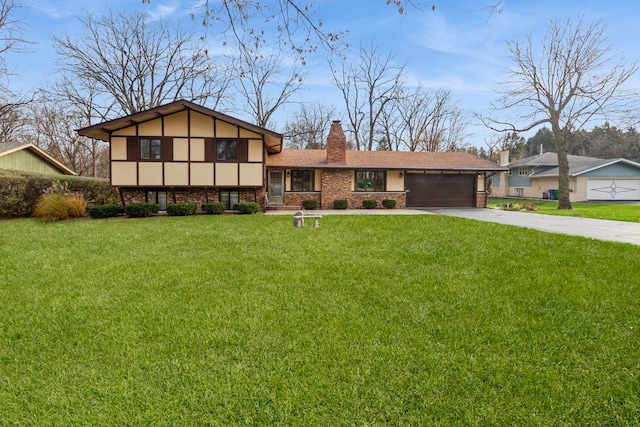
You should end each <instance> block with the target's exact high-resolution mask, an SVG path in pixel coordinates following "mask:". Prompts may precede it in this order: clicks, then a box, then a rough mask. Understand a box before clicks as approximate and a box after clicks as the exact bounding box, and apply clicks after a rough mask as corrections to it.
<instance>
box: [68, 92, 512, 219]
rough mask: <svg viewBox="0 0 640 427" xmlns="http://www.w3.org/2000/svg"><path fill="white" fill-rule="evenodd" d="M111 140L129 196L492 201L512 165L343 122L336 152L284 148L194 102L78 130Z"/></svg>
mask: <svg viewBox="0 0 640 427" xmlns="http://www.w3.org/2000/svg"><path fill="white" fill-rule="evenodd" d="M78 133H79V134H80V135H84V136H87V137H91V138H96V139H100V140H103V141H106V142H108V143H109V146H110V158H111V184H112V185H113V186H116V187H118V189H119V192H120V196H121V199H122V203H123V204H128V203H132V202H144V201H147V202H155V203H158V204H159V205H160V207H161V209H164V208H165V207H166V205H167V204H170V203H175V202H183V201H191V202H196V203H198V204H201V203H204V202H212V201H220V202H222V203H224V204H225V205H226V207H227V208H228V209H231V208H232V207H233V205H234V204H235V203H238V202H257V203H259V204H260V205H261V206H262V207H263V208H266V207H267V205H269V206H291V207H298V208H299V207H300V205H301V202H302V201H303V200H311V199H312V200H316V201H317V202H318V208H319V209H332V208H333V202H334V200H337V199H345V200H347V202H348V204H349V207H350V208H362V201H363V200H365V199H374V200H377V201H378V206H381V201H382V200H385V199H393V200H395V201H396V203H397V206H398V207H401V208H404V207H440V206H443V207H444V206H465V207H484V206H486V197H487V192H486V188H485V183H486V181H487V178H488V177H491V176H492V175H493V174H495V173H497V172H500V171H506V170H507V169H506V168H505V167H502V166H499V165H497V164H495V163H493V162H490V161H487V160H484V159H481V158H479V157H477V156H474V155H472V154H469V153H462V152H460V153H415V152H387V151H351V150H347V141H346V137H345V135H344V133H343V130H342V126H341V125H340V123H339V122H337V121H336V122H333V124H332V125H331V129H330V133H329V136H328V139H327V144H326V150H290V149H283V144H282V139H283V137H282V135H281V134H279V133H277V132H273V131H270V130H268V129H264V128H260V127H258V126H255V125H252V124H250V123H247V122H244V121H242V120H238V119H236V118H233V117H231V116H228V115H226V114H222V113H219V112H217V111H214V110H211V109H208V108H205V107H203V106H200V105H197V104H194V103H192V102H189V101H184V100H180V101H175V102H172V103H170V104H166V105H163V106H160V107H156V108H152V109H150V110H147V111H142V112H139V113H136V114H132V115H129V116H126V117H122V118H119V119H115V120H111V121H107V122H104V123H100V124H97V125H94V126H90V127H86V128H83V129H80V130H78Z"/></svg>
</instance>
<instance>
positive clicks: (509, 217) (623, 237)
mask: <svg viewBox="0 0 640 427" xmlns="http://www.w3.org/2000/svg"><path fill="white" fill-rule="evenodd" d="M312 212H313V213H314V214H318V215H323V216H324V215H327V216H328V215H421V214H422V215H424V214H438V215H449V216H457V217H460V218H467V219H475V220H478V221H489V222H496V223H499V224H505V225H513V226H516V227H524V228H531V229H534V230H540V231H546V232H548V233H559V234H566V235H570V236H582V237H589V238H592V239H598V240H609V241H613V242H622V243H631V244H632V245H639V246H640V223H633V222H623V221H605V220H601V219H590V218H575V217H567V216H555V215H541V214H534V213H526V212H512V211H503V210H500V209H475V208H441V209H392V210H387V209H344V210H340V209H336V210H334V209H326V210H317V211H312ZM293 213H294V211H268V212H267V214H268V215H291V216H292V217H293ZM305 213H310V211H306V212H305Z"/></svg>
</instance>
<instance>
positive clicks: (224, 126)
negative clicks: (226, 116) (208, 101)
mask: <svg viewBox="0 0 640 427" xmlns="http://www.w3.org/2000/svg"><path fill="white" fill-rule="evenodd" d="M216 137H217V138H237V137H238V128H236V127H235V126H234V125H232V124H231V123H227V122H223V121H222V120H217V121H216Z"/></svg>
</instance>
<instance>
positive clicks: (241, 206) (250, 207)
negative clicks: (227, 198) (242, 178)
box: [233, 202, 260, 215]
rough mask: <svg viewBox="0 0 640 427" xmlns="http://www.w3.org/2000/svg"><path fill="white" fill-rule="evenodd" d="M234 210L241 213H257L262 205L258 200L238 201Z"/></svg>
mask: <svg viewBox="0 0 640 427" xmlns="http://www.w3.org/2000/svg"><path fill="white" fill-rule="evenodd" d="M233 210H234V211H238V213H241V214H248V215H251V214H255V213H258V212H259V211H260V205H259V204H258V203H256V202H246V203H236V204H235V205H233Z"/></svg>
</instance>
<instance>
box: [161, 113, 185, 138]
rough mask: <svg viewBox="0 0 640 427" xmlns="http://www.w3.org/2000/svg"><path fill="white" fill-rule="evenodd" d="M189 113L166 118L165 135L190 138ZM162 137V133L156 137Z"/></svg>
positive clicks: (170, 115) (171, 115)
mask: <svg viewBox="0 0 640 427" xmlns="http://www.w3.org/2000/svg"><path fill="white" fill-rule="evenodd" d="M187 123H188V112H187V111H180V112H179V113H175V114H169V115H168V116H166V117H165V118H164V135H165V136H183V137H184V136H188V135H189V133H188V132H189V128H188V127H187ZM159 135H161V134H160V133H159V134H157V135H156V136H159Z"/></svg>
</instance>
